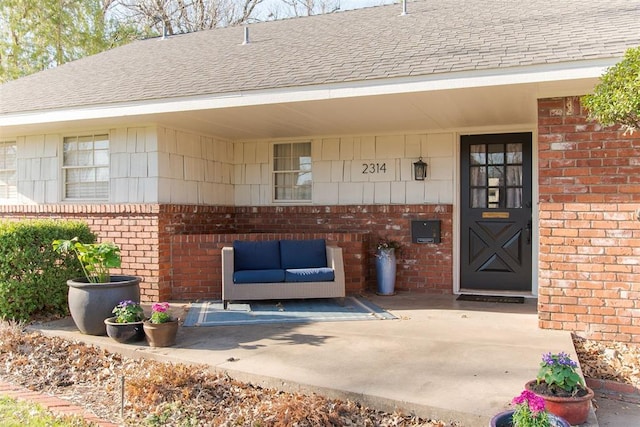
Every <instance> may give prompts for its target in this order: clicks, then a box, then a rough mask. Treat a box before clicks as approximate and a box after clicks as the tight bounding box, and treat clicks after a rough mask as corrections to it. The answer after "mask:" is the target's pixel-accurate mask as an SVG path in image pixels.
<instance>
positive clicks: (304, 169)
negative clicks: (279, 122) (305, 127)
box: [271, 141, 313, 203]
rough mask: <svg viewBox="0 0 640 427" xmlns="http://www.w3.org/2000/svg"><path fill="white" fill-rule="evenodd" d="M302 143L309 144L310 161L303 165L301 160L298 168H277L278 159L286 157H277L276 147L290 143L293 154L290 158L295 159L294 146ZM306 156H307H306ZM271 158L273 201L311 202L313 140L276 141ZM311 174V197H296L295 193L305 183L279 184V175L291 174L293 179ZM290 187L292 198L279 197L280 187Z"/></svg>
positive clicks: (309, 188)
mask: <svg viewBox="0 0 640 427" xmlns="http://www.w3.org/2000/svg"><path fill="white" fill-rule="evenodd" d="M302 144H308V146H309V156H308V162H305V163H304V164H303V165H304V166H301V164H300V162H297V163H298V167H297V168H293V167H291V168H289V169H280V170H279V169H277V168H278V160H284V159H286V157H280V158H277V157H276V147H277V146H283V145H289V146H290V147H291V148H290V153H291V155H290V156H289V159H291V160H293V159H294V156H293V151H294V149H293V147H294V146H296V145H302ZM305 157H306V156H305ZM271 160H272V167H271V176H272V186H271V197H272V201H273V203H311V202H312V201H313V158H312V146H311V141H280V142H274V143H273V144H272V145H271ZM307 174H308V175H309V176H310V182H309V185H308V192H309V197H308V198H294V197H293V194H294V193H296V190H298V189H299V188H301V187H304V186H305V185H298V184H295V183H294V184H291V185H282V186H281V185H278V181H279V180H278V175H290V176H292V177H293V181H295V180H297V179H299V178H300V177H301V176H302V175H307ZM286 187H288V188H289V190H290V192H291V193H292V197H291V198H279V197H278V188H286Z"/></svg>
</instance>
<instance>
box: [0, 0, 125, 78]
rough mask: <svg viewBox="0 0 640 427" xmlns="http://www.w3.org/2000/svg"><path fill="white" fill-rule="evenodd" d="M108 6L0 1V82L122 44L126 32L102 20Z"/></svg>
mask: <svg viewBox="0 0 640 427" xmlns="http://www.w3.org/2000/svg"><path fill="white" fill-rule="evenodd" d="M112 3H113V0H3V1H2V4H1V5H0V24H1V25H0V82H5V81H8V80H11V79H15V78H18V77H21V76H25V75H27V74H31V73H34V72H36V71H40V70H44V69H46V68H51V67H55V66H57V65H61V64H64V63H65V62H69V61H73V60H75V59H78V58H81V57H83V56H87V55H92V54H94V53H98V52H101V51H103V50H106V49H109V48H111V47H114V46H117V45H120V44H123V43H126V42H128V41H130V40H132V39H133V38H135V37H136V36H137V33H136V32H135V30H134V29H133V27H131V26H127V25H122V24H120V23H119V22H116V21H112V20H108V19H107V12H108V10H109V8H110V7H111V6H112Z"/></svg>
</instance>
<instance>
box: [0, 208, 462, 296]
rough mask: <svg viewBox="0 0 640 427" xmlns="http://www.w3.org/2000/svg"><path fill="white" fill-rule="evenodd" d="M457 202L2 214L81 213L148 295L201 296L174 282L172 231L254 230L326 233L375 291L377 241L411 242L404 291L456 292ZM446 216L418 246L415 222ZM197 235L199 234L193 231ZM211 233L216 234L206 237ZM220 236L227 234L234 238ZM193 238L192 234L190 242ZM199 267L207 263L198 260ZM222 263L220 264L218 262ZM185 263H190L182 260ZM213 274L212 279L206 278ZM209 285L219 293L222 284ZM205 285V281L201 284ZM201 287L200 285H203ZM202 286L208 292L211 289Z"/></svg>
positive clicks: (354, 279) (359, 285)
mask: <svg viewBox="0 0 640 427" xmlns="http://www.w3.org/2000/svg"><path fill="white" fill-rule="evenodd" d="M452 210H453V209H452V206H451V205H408V206H403V205H363V206H304V207H301V206H291V207H230V206H201V205H156V204H144V205H138V204H123V205H109V204H105V205H28V206H26V205H21V206H0V214H1V215H2V218H3V219H13V220H20V219H23V218H43V217H46V218H54V219H61V220H62V219H77V220H82V221H85V222H87V224H88V225H89V227H90V228H91V230H92V231H94V232H95V233H96V234H97V235H98V236H99V239H100V240H110V241H113V242H114V243H115V244H117V245H118V246H120V248H121V253H122V268H121V269H120V270H114V273H119V274H132V275H136V276H141V277H142V278H143V282H142V284H141V293H142V299H143V301H157V300H168V299H178V298H179V297H180V298H182V297H184V298H192V297H195V295H196V294H197V292H194V291H193V286H192V285H185V284H184V283H185V282H184V280H186V279H183V278H184V276H181V278H180V281H179V282H176V283H174V282H173V281H174V278H175V277H176V272H175V271H174V270H173V269H172V267H173V266H172V263H174V262H177V261H176V260H174V259H172V237H173V236H178V235H190V236H191V235H194V236H197V235H210V236H214V235H217V236H219V235H223V234H230V235H232V234H234V233H235V234H252V233H278V234H282V233H295V234H296V235H309V234H322V235H327V236H330V237H328V238H327V239H328V240H335V241H337V242H338V244H339V245H340V246H342V247H344V248H345V249H346V250H345V253H344V257H345V264H346V267H345V268H346V269H347V270H346V273H347V274H348V277H349V279H348V282H347V289H348V290H349V291H353V292H357V291H360V290H362V289H365V288H368V289H370V290H375V266H374V260H375V259H374V254H375V244H376V242H377V241H378V239H379V238H381V237H387V238H390V239H393V240H398V241H400V242H402V243H403V245H404V247H403V250H402V252H401V253H400V256H399V257H398V273H397V284H396V288H397V289H398V290H412V291H420V292H432V293H451V292H452V284H453V278H452V273H453V271H452V269H453V264H452V258H453V253H452V250H453V249H452V248H453V244H452V240H451V239H452ZM412 219H440V220H441V221H442V243H440V244H426V245H418V244H411V243H410V242H411V234H410V220H412ZM193 238H194V239H195V238H196V237H193ZM201 238H202V239H205V240H206V239H210V238H214V237H201ZM218 238H220V239H225V240H224V241H232V240H233V239H231V240H228V239H229V238H231V236H227V237H224V238H221V237H218ZM185 241H190V240H185ZM207 253H208V254H209V256H211V257H212V258H211V264H210V265H211V268H212V269H213V270H215V269H216V268H219V261H216V259H217V258H216V257H218V258H219V253H218V254H212V253H210V252H207ZM192 261H193V263H194V267H193V268H196V267H195V266H197V265H199V264H198V263H200V262H205V263H206V262H208V261H207V260H201V259H198V260H196V258H195V257H194V258H192ZM216 262H218V264H217V265H216V264H215V263H216ZM183 264H184V263H183ZM180 268H181V269H182V270H181V272H180V274H183V272H184V271H185V267H184V265H183V266H182V267H180ZM207 280H210V279H207ZM208 283H209V284H208V285H206V286H205V287H204V288H207V289H206V292H207V295H206V296H205V295H199V296H198V298H204V297H207V298H212V297H215V296H217V295H220V292H221V289H220V288H219V286H220V283H219V282H218V285H217V286H218V288H217V289H214V288H212V286H213V285H211V283H210V282H208ZM198 286H199V285H198ZM196 287H197V286H196ZM187 288H190V290H189V289H187ZM204 288H202V290H204Z"/></svg>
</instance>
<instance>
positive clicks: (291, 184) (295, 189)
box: [273, 142, 311, 201]
mask: <svg viewBox="0 0 640 427" xmlns="http://www.w3.org/2000/svg"><path fill="white" fill-rule="evenodd" d="M273 183H274V200H276V201H311V143H310V142H294V143H286V144H274V146H273Z"/></svg>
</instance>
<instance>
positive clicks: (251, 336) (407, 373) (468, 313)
mask: <svg viewBox="0 0 640 427" xmlns="http://www.w3.org/2000/svg"><path fill="white" fill-rule="evenodd" d="M367 298H369V299H370V300H371V301H372V302H374V303H375V304H377V305H379V306H380V307H383V308H385V309H387V310H388V311H390V312H391V313H392V314H394V315H395V316H396V317H398V319H397V320H372V321H352V322H326V323H311V324H272V325H258V326H219V327H190V328H185V327H182V328H180V330H179V333H178V340H177V344H176V346H174V347H170V348H151V347H148V346H147V344H146V343H144V342H143V343H142V344H118V343H116V342H115V341H113V340H111V339H110V338H108V337H95V336H88V335H82V334H80V333H79V332H78V330H77V329H76V328H75V326H74V324H73V322H72V321H71V320H70V319H69V318H68V319H63V320H59V321H55V322H50V323H46V324H43V325H39V326H37V327H36V329H38V330H40V331H42V332H43V333H45V334H49V335H57V336H61V337H66V338H71V339H76V340H79V341H83V342H85V343H88V344H94V345H97V346H100V347H103V348H106V349H109V350H111V351H114V352H117V353H121V354H123V355H127V356H132V357H148V358H153V359H156V360H163V361H171V362H182V363H196V364H205V365H208V366H209V367H210V368H212V369H214V370H216V371H224V372H227V373H228V374H229V375H230V376H231V377H233V378H236V379H239V380H243V381H249V382H252V383H254V384H259V385H263V386H268V387H275V388H278V389H282V390H286V391H302V392H316V393H319V394H322V395H325V396H328V397H332V398H349V399H354V400H358V401H360V402H362V403H363V404H365V405H368V406H372V407H375V408H378V409H381V410H386V411H394V410H399V411H403V412H405V413H412V412H413V413H416V414H418V415H420V416H423V417H425V418H436V419H443V420H445V421H449V420H458V421H460V422H462V423H463V425H465V426H486V425H488V423H489V420H490V418H491V417H492V416H493V415H494V414H496V413H498V412H500V411H502V410H504V409H505V408H507V407H508V403H509V402H510V401H511V399H512V398H513V397H514V396H516V395H518V394H519V393H520V392H521V391H522V390H523V386H524V384H525V383H526V382H527V381H528V380H530V379H533V378H535V375H536V373H537V370H538V365H539V363H540V358H541V356H542V354H543V353H546V352H559V351H565V352H567V353H569V354H571V355H573V356H572V357H573V358H574V360H575V359H576V355H575V351H574V348H573V343H572V340H571V336H570V334H569V333H568V332H562V331H549V330H541V329H539V328H538V320H537V314H536V301H535V300H526V302H525V303H524V304H504V303H485V302H460V301H456V299H455V296H452V295H424V294H414V293H400V294H398V295H395V296H386V297H381V296H376V295H367ZM585 425H588V426H597V425H598V423H597V420H596V418H595V414H594V412H593V411H591V415H590V418H589V421H588V423H587V424H585Z"/></svg>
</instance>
